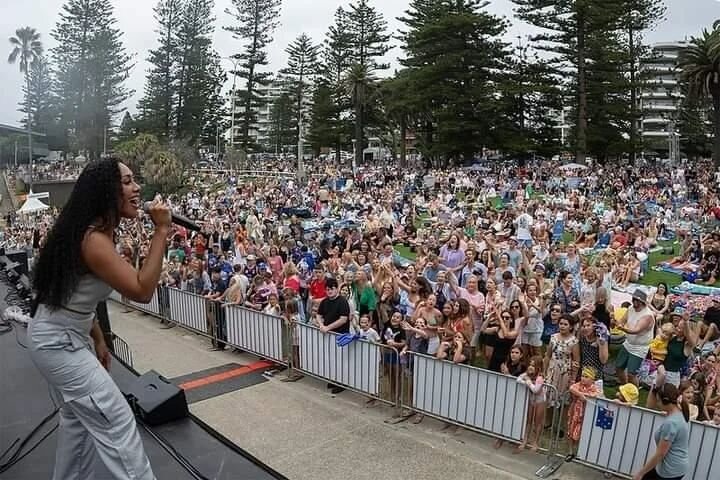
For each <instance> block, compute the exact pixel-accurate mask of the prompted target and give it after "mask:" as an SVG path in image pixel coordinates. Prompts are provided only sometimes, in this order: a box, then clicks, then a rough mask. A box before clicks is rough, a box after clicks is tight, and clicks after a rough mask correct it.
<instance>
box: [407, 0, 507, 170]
mask: <svg viewBox="0 0 720 480" xmlns="http://www.w3.org/2000/svg"><path fill="white" fill-rule="evenodd" d="M485 5H486V4H485V3H483V2H480V1H479V0H460V1H457V2H445V1H442V0H414V1H412V2H411V4H410V9H409V10H408V11H407V12H406V13H405V17H403V18H401V19H400V20H401V21H402V22H403V23H404V24H405V25H406V26H407V27H408V30H407V31H406V32H405V33H403V34H402V37H401V39H402V40H403V41H404V45H403V46H402V48H403V50H404V52H405V55H406V58H404V59H402V60H401V63H402V64H403V65H404V66H405V67H406V70H407V72H405V73H404V76H405V81H406V82H407V85H408V90H409V92H408V93H407V97H406V98H404V99H403V100H402V101H401V104H404V105H405V106H406V108H409V110H410V111H412V112H415V114H414V121H413V123H414V125H413V128H414V130H415V132H416V134H417V135H418V136H419V137H420V138H419V140H420V141H419V146H420V149H421V151H422V152H423V153H424V154H425V156H426V157H428V158H434V159H443V160H446V161H447V160H451V159H455V160H470V159H472V157H473V155H474V154H475V153H476V152H479V151H481V150H482V149H483V147H484V146H486V145H487V142H488V141H489V140H490V139H491V138H492V135H493V133H494V125H495V120H496V119H498V110H499V108H500V104H499V100H498V97H497V96H496V95H495V90H496V85H497V83H498V82H499V81H500V80H501V77H500V76H499V72H502V70H503V68H504V63H505V60H506V57H507V51H506V45H505V44H504V43H503V42H502V41H501V39H500V38H501V36H502V35H503V34H504V33H505V29H506V24H505V22H504V21H503V20H501V19H500V18H498V17H495V16H493V15H490V14H489V13H488V12H486V11H485V10H483V8H484V6H485Z"/></svg>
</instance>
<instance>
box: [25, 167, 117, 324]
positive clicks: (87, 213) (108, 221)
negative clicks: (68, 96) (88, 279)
mask: <svg viewBox="0 0 720 480" xmlns="http://www.w3.org/2000/svg"><path fill="white" fill-rule="evenodd" d="M121 193H122V185H121V183H120V167H119V166H118V160H117V159H114V158H107V159H103V160H100V161H98V162H92V163H90V164H89V165H88V166H86V167H85V168H84V169H83V171H82V173H81V174H80V176H79V177H78V179H77V181H76V182H75V187H74V188H73V191H72V193H71V194H70V198H69V199H68V201H67V203H66V204H65V206H64V207H63V208H62V211H61V213H60V215H59V216H58V218H57V220H56V221H55V224H54V225H53V228H52V230H50V233H49V234H48V236H47V241H46V242H45V245H44V247H43V248H42V250H40V255H39V258H38V260H37V262H36V263H35V268H34V269H33V289H34V290H35V301H34V304H35V305H38V304H44V305H47V306H49V307H54V308H58V307H61V306H62V305H63V304H65V303H66V302H67V301H68V300H69V299H70V297H71V295H72V293H73V291H74V290H75V288H76V287H77V284H78V282H79V280H80V277H81V276H82V275H83V274H85V273H87V272H88V269H87V266H86V265H85V264H84V262H83V260H82V256H81V251H80V250H81V249H80V247H81V244H82V241H83V238H84V237H85V234H86V233H87V231H88V228H90V227H91V226H93V227H96V228H98V229H105V228H108V227H112V228H115V227H117V226H118V224H119V223H120V212H119V205H118V202H119V198H120V196H121ZM33 310H34V309H33Z"/></svg>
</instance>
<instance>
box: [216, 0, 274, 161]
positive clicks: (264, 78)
mask: <svg viewBox="0 0 720 480" xmlns="http://www.w3.org/2000/svg"><path fill="white" fill-rule="evenodd" d="M281 4H282V0H232V7H230V8H228V9H226V10H225V12H226V13H227V14H228V15H230V16H231V17H232V18H233V20H234V23H233V24H232V25H229V26H226V27H225V30H227V31H229V32H231V33H232V34H233V37H235V38H236V39H238V40H241V41H243V42H245V47H244V48H243V50H242V51H241V52H240V53H238V54H236V55H233V57H234V58H236V59H237V60H239V65H238V67H239V68H238V71H237V72H235V73H236V74H237V75H238V76H239V77H240V78H242V79H243V80H245V86H244V88H243V89H242V90H240V91H239V92H238V93H239V95H238V96H239V100H240V103H241V105H242V108H241V109H240V112H237V111H236V114H239V115H240V117H241V122H240V136H239V144H240V146H241V147H242V148H243V149H244V150H245V151H251V150H254V149H256V148H257V145H254V144H253V141H252V138H251V137H250V126H251V125H253V124H254V123H256V122H257V112H258V109H259V108H260V107H261V106H262V103H263V98H262V97H261V96H260V95H258V92H257V90H258V87H262V86H267V85H269V84H270V78H271V74H270V73H268V72H263V71H261V69H262V68H263V67H266V66H267V64H268V57H267V45H268V44H269V43H270V42H272V40H273V38H272V35H273V32H274V31H275V29H276V28H277V26H278V18H279V15H280V5H281ZM234 101H236V99H233V102H234ZM231 135H232V137H233V142H232V143H233V144H234V143H235V136H236V134H235V132H232V134H231Z"/></svg>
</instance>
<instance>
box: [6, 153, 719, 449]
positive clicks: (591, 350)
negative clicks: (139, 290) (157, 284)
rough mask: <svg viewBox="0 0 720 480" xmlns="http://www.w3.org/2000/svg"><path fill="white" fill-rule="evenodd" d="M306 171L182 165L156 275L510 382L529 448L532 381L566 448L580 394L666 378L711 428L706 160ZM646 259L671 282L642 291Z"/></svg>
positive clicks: (712, 173)
mask: <svg viewBox="0 0 720 480" xmlns="http://www.w3.org/2000/svg"><path fill="white" fill-rule="evenodd" d="M310 170H311V173H313V175H310V176H309V177H308V179H307V180H304V181H298V180H295V179H290V178H274V177H273V176H268V177H266V178H252V179H251V180H248V179H241V178H240V177H237V176H236V172H235V173H234V172H230V171H217V172H195V173H194V174H193V176H192V178H191V179H190V181H189V182H188V186H187V187H186V188H185V190H184V191H183V192H182V193H181V194H175V195H171V196H169V197H168V201H169V202H170V203H171V205H172V208H173V209H174V210H176V211H177V212H178V213H182V214H184V215H186V216H188V217H189V218H191V219H194V220H195V221H196V222H197V223H198V224H200V225H201V227H202V229H201V231H200V232H190V231H187V230H185V229H183V228H182V227H176V228H175V230H174V231H173V232H172V234H171V235H170V236H169V238H168V249H167V261H166V263H165V266H164V268H163V274H162V278H161V282H162V284H163V285H165V286H168V287H171V288H178V289H182V290H185V291H189V292H193V293H195V294H198V295H203V296H206V297H207V298H209V299H211V300H214V301H217V302H221V303H224V304H238V305H244V306H245V307H248V308H251V309H255V310H259V311H263V312H265V313H268V314H272V315H277V316H283V317H284V318H285V319H286V320H287V322H288V324H289V325H292V324H294V323H308V324H314V325H316V326H318V327H319V328H320V329H321V330H323V331H332V332H337V333H348V332H351V333H357V334H358V335H359V336H360V337H361V338H362V339H365V340H367V341H371V342H378V343H382V344H385V345H387V346H388V347H390V348H393V349H395V350H396V351H397V352H398V355H399V356H400V357H402V356H405V355H406V354H407V352H408V351H412V352H416V353H420V354H426V355H430V356H435V357H437V358H439V359H444V360H446V361H451V362H456V363H463V364H471V365H475V366H479V367H482V368H487V369H489V370H492V371H495V372H501V373H504V374H508V375H513V376H516V377H518V381H519V382H522V383H524V384H526V385H528V388H529V389H530V390H531V394H532V395H531V397H532V399H533V400H532V402H531V403H532V405H533V406H534V407H533V408H532V409H531V413H532V415H533V422H531V424H532V428H530V429H528V430H529V436H528V438H527V443H528V444H529V446H530V447H531V448H536V447H537V442H538V438H539V436H540V433H541V432H542V430H543V420H542V417H543V415H544V410H545V408H546V407H548V406H549V405H548V403H550V399H548V398H547V395H546V389H543V388H541V386H542V385H543V384H549V385H552V387H554V389H556V390H557V392H558V393H559V395H560V397H561V398H566V399H568V402H569V404H568V405H569V406H568V409H567V412H568V414H567V428H566V430H565V431H566V436H567V439H568V440H569V441H570V442H571V443H573V442H577V441H578V439H579V436H580V427H581V424H582V417H583V412H584V405H585V402H586V400H587V398H589V397H593V396H598V397H602V396H604V395H608V394H610V392H612V395H613V396H615V397H616V399H617V401H621V402H625V403H629V404H638V402H639V400H640V398H641V391H642V390H643V389H645V390H656V389H658V388H661V387H662V385H663V384H666V383H670V384H673V385H675V386H676V387H678V389H679V392H680V394H681V395H682V397H683V398H684V399H685V400H687V401H688V403H690V404H691V417H692V419H694V420H697V421H702V422H708V423H710V424H713V425H716V426H720V375H718V373H720V363H718V355H720V288H719V289H715V288H714V287H713V285H714V284H715V282H716V281H717V280H718V279H720V231H718V230H716V225H720V197H719V192H720V188H719V182H720V172H716V170H715V169H714V168H713V166H712V165H711V164H704V163H703V164H701V165H693V166H692V167H689V166H684V165H674V166H672V167H671V166H664V165H661V164H641V165H638V166H634V167H633V166H627V165H620V164H612V165H610V164H608V165H595V166H593V167H587V166H584V165H565V166H563V165H561V164H560V163H557V162H550V161H544V162H537V163H532V164H528V165H524V166H518V165H515V164H510V163H508V164H503V163H494V164H479V165H475V166H473V167H470V168H449V169H444V170H442V171H440V170H422V169H419V168H418V169H406V170H401V169H398V168H397V167H396V166H382V167H379V166H371V167H362V168H360V169H359V170H357V171H356V172H355V173H354V174H353V173H352V172H350V171H349V169H347V168H342V167H337V166H335V165H331V164H327V165H314V166H312V167H311V169H310ZM52 218H53V214H52V213H45V214H44V215H42V216H40V217H39V218H35V219H28V218H10V217H9V218H8V219H7V220H8V222H9V225H10V226H9V228H8V229H6V231H5V232H4V233H3V235H4V238H3V241H5V242H6V243H8V244H12V245H14V246H20V247H22V248H27V250H28V251H29V252H30V253H31V254H32V252H33V251H36V250H37V248H39V247H40V246H41V245H42V241H43V237H44V235H45V233H46V231H47V229H48V227H49V225H50V224H51V222H52ZM38 220H39V221H38ZM151 227H152V224H151V222H150V221H149V219H146V218H139V219H138V220H137V221H136V222H129V223H124V224H123V225H122V226H121V227H120V229H119V231H118V240H119V241H118V249H119V252H120V254H121V255H123V256H124V257H125V258H126V259H127V261H129V262H132V263H134V264H137V265H140V264H142V262H143V259H144V256H145V255H146V254H147V251H148V242H149V238H150V233H151V230H152V228H151ZM653 258H664V259H666V261H664V262H652V261H651V260H652V259H653ZM656 270H662V271H663V272H666V273H668V274H669V275H673V277H672V278H677V282H676V283H675V284H673V285H668V283H664V282H659V283H657V284H655V285H646V283H648V282H646V281H645V280H644V278H645V277H646V276H650V275H651V274H652V272H655V271H656ZM217 348H224V346H223V344H222V343H218V344H217ZM335 391H337V392H339V391H341V389H340V388H338V387H336V388H335ZM647 398H648V400H647V403H646V405H644V406H648V407H650V408H656V407H657V405H656V404H655V398H656V396H655V395H649V396H648V397H647ZM541 412H542V413H541ZM421 420H422V416H419V415H416V416H415V418H414V421H417V422H419V421H421ZM523 446H524V445H523Z"/></svg>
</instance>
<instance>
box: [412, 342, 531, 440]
mask: <svg viewBox="0 0 720 480" xmlns="http://www.w3.org/2000/svg"><path fill="white" fill-rule="evenodd" d="M406 356H407V357H408V362H407V364H408V365H409V366H410V368H411V374H412V375H411V377H410V378H409V379H408V381H407V382H404V384H405V383H407V389H406V390H404V391H403V395H401V397H400V398H401V406H402V407H404V408H407V409H409V410H412V411H415V412H418V413H423V414H426V415H429V416H431V417H435V418H437V419H440V420H443V421H446V422H449V423H453V424H456V425H459V426H462V427H465V428H469V429H471V430H475V431H478V432H480V433H484V434H487V435H490V436H493V437H498V438H501V439H506V440H513V441H515V442H522V440H523V438H524V436H525V428H526V419H527V413H528V402H529V399H530V393H529V390H528V388H527V387H526V386H525V385H521V384H519V383H518V382H517V379H516V378H515V377H511V376H508V375H502V374H499V373H495V372H491V371H488V370H483V369H480V368H475V367H471V366H468V365H461V364H457V363H453V362H450V361H447V360H439V359H436V358H434V357H428V356H426V355H420V354H417V353H413V352H408V353H407V355H406Z"/></svg>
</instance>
